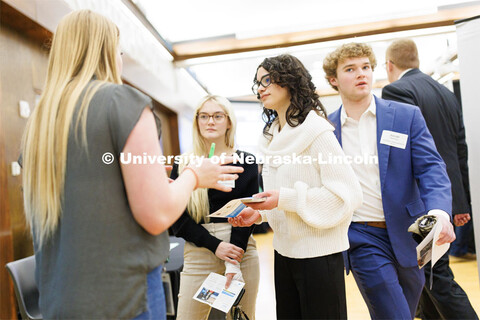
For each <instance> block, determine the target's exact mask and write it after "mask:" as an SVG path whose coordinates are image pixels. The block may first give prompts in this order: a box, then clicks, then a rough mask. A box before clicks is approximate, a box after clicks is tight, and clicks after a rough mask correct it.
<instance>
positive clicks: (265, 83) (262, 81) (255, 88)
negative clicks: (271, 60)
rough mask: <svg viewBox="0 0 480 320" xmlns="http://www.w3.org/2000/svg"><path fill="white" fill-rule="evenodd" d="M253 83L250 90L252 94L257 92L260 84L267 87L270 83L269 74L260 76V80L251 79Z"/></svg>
mask: <svg viewBox="0 0 480 320" xmlns="http://www.w3.org/2000/svg"><path fill="white" fill-rule="evenodd" d="M253 82H254V84H253V86H252V91H253V93H254V94H256V95H257V94H258V88H259V87H260V85H262V87H264V88H266V87H268V86H269V85H271V84H272V80H271V79H270V74H266V75H264V76H263V77H262V78H260V81H256V80H255V81H253Z"/></svg>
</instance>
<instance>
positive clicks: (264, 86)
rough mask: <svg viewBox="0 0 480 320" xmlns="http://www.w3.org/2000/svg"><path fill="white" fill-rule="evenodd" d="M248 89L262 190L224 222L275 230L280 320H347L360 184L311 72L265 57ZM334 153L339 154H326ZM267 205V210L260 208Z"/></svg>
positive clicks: (286, 58)
mask: <svg viewBox="0 0 480 320" xmlns="http://www.w3.org/2000/svg"><path fill="white" fill-rule="evenodd" d="M252 89H253V92H254V94H256V95H257V97H258V98H259V100H260V101H261V102H262V103H263V118H264V119H265V121H266V125H265V128H264V130H263V136H262V137H261V140H260V150H261V152H262V153H264V155H265V159H268V156H272V157H273V156H282V159H283V162H281V163H279V162H273V161H272V162H267V161H265V163H264V164H263V170H262V178H263V183H264V188H265V190H266V191H265V192H262V193H260V194H258V195H257V196H258V197H267V200H266V201H265V202H263V203H257V204H251V205H250V204H249V205H248V206H249V208H246V209H244V210H243V211H242V212H241V214H240V215H239V216H237V217H236V218H230V219H229V222H231V223H232V225H234V226H249V225H252V224H253V223H260V222H262V221H268V223H269V224H270V226H271V227H272V229H273V231H274V238H273V247H274V249H275V295H276V309H277V318H278V319H345V318H346V317H347V309H346V300H345V282H344V272H343V270H344V264H343V257H342V253H341V252H342V251H344V250H346V249H348V247H349V244H348V237H347V231H348V226H349V225H350V221H351V218H352V214H353V211H354V210H355V209H356V208H357V207H359V206H360V204H361V203H362V191H361V189H360V184H359V182H358V180H357V178H356V176H355V173H354V172H353V170H352V168H351V166H350V165H349V164H348V163H347V162H346V161H341V160H345V159H344V158H343V156H344V153H343V151H342V149H341V147H340V145H339V144H338V142H337V139H336V138H335V136H334V133H333V127H332V125H331V124H330V123H329V122H328V120H327V119H326V112H325V109H324V107H323V106H322V104H321V103H320V100H319V96H318V95H317V93H316V92H315V86H314V84H313V83H312V77H311V76H310V74H309V73H308V71H307V70H306V69H305V67H304V66H303V64H302V63H301V62H300V61H299V60H298V59H297V58H295V57H293V56H291V55H280V56H277V57H273V58H267V59H265V60H264V61H263V62H262V63H261V64H260V66H259V67H258V68H257V72H256V74H255V78H254V85H253V88H252ZM329 159H338V161H334V160H329ZM258 210H265V211H258Z"/></svg>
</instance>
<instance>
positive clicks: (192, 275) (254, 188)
mask: <svg viewBox="0 0 480 320" xmlns="http://www.w3.org/2000/svg"><path fill="white" fill-rule="evenodd" d="M236 126H237V120H236V118H235V113H234V111H233V108H232V105H231V104H230V102H229V101H228V100H227V99H225V98H223V97H220V96H206V97H205V98H203V99H202V100H201V101H200V103H199V104H198V107H197V109H196V111H195V118H194V121H193V155H195V156H205V157H207V156H208V154H209V150H210V145H211V144H212V143H215V155H216V156H220V155H222V154H226V155H233V154H235V153H236V154H237V155H238V156H239V157H240V158H241V157H242V156H244V157H247V156H250V157H253V155H251V154H249V153H247V152H244V151H240V150H235V141H234V137H235V128H236ZM242 154H243V155H242ZM190 155H191V154H187V155H186V156H187V157H188V156H190ZM253 159H254V158H253ZM236 165H238V166H240V167H242V168H243V169H244V171H243V173H241V174H240V175H239V177H238V179H237V180H236V181H235V182H234V187H233V190H232V191H231V192H229V193H225V192H221V191H217V190H213V189H209V190H207V189H198V190H196V191H195V192H194V193H193V194H192V197H191V198H190V201H189V203H188V207H187V210H186V211H185V212H184V214H183V215H182V216H181V217H180V219H179V220H178V221H177V222H175V224H174V225H173V226H172V231H173V232H174V234H175V235H176V236H178V237H182V238H184V239H185V240H186V243H185V252H184V266H183V271H182V273H181V276H180V290H179V294H178V299H179V300H178V311H177V319H178V320H195V319H207V318H208V315H209V313H210V310H211V308H210V306H208V305H206V304H204V303H200V302H198V301H196V300H194V299H192V297H193V295H194V294H195V292H196V291H197V290H198V288H199V287H200V285H201V284H202V282H203V281H204V280H205V279H206V278H207V276H208V275H209V274H210V273H211V272H215V273H219V274H225V276H226V277H227V283H226V287H228V286H229V285H230V283H231V281H232V279H235V280H239V281H242V282H245V287H244V288H245V294H244V296H243V298H242V300H241V302H240V305H241V306H242V310H243V311H244V312H245V313H246V314H247V316H248V317H249V318H250V319H251V320H253V319H255V301H256V298H257V291H258V282H259V273H260V270H259V264H258V254H257V248H256V243H255V240H254V239H253V237H252V236H251V233H252V230H253V228H232V226H231V225H230V224H229V223H228V222H227V220H226V219H222V218H208V217H207V215H208V214H210V213H213V212H215V211H217V210H218V209H220V208H221V207H223V206H224V205H225V204H226V203H227V202H229V201H230V200H232V199H236V198H243V197H249V196H251V195H253V194H255V193H258V167H257V164H256V163H255V162H254V163H251V164H247V163H244V164H242V163H238V164H236ZM182 166H183V164H180V166H177V165H174V167H173V170H172V175H171V178H177V176H178V171H179V168H180V171H181V168H182ZM228 319H230V315H228Z"/></svg>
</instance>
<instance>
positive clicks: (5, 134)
mask: <svg viewBox="0 0 480 320" xmlns="http://www.w3.org/2000/svg"><path fill="white" fill-rule="evenodd" d="M0 42H1V43H2V48H1V56H0V59H1V60H0V61H1V64H0V82H1V87H0V94H1V106H0V122H1V129H2V130H1V131H0V142H3V144H0V149H1V154H0V172H1V173H0V174H1V177H0V193H1V199H2V200H1V201H2V204H1V205H0V212H1V217H0V219H1V222H0V224H1V229H0V247H1V251H0V252H1V262H0V280H1V282H0V319H9V318H10V319H11V318H13V317H15V316H14V313H13V314H11V315H10V316H9V315H8V312H9V310H12V308H13V310H15V303H14V295H13V291H12V289H11V284H10V280H8V276H7V273H6V270H5V268H4V267H3V266H4V265H5V263H6V262H9V261H13V260H17V259H20V258H23V257H26V256H29V255H32V254H33V245H32V241H31V237H30V231H29V229H28V228H27V226H26V224H25V217H24V213H23V197H22V189H21V183H22V179H21V175H20V176H15V177H14V176H12V174H11V163H12V162H14V161H16V160H17V159H18V156H19V154H20V145H21V138H22V134H23V130H24V128H25V125H26V123H27V119H24V118H21V117H20V113H19V101H20V100H25V101H27V102H28V103H29V104H30V108H31V109H32V110H33V108H34V105H35V99H36V96H37V95H38V89H39V88H41V87H42V86H43V83H42V81H43V79H44V78H45V72H46V65H47V61H48V56H47V52H46V49H45V47H44V46H42V45H41V44H39V43H38V42H35V41H32V40H31V39H30V38H28V37H26V36H24V35H23V34H21V33H20V32H18V31H15V30H13V29H11V28H9V27H7V26H5V24H3V23H2V25H1V26H0ZM5 279H7V280H8V281H7V282H4V281H3V280H5ZM4 313H5V314H4Z"/></svg>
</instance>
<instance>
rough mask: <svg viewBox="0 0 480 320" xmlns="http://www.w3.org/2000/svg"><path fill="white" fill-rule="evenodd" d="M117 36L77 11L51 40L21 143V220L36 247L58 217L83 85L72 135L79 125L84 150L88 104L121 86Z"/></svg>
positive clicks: (103, 21) (105, 23)
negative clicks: (44, 73)
mask: <svg viewBox="0 0 480 320" xmlns="http://www.w3.org/2000/svg"><path fill="white" fill-rule="evenodd" d="M118 36H119V34H118V29H117V27H116V25H115V24H114V23H113V22H111V21H110V20H108V19H107V18H105V17H103V16H101V15H99V14H96V13H94V12H92V11H89V10H80V11H75V12H72V13H70V14H68V15H67V16H65V17H64V18H63V19H62V20H61V21H60V23H59V25H58V27H57V30H56V32H55V35H54V37H53V41H52V47H51V50H50V56H49V61H48V71H47V78H46V81H45V88H44V90H43V93H42V95H41V97H40V101H39V103H38V105H37V106H36V108H35V109H34V111H33V113H32V116H31V117H30V119H29V121H28V123H27V126H26V129H25V133H24V136H23V140H22V154H23V170H24V172H23V191H24V206H25V215H26V219H27V222H28V223H29V225H30V226H31V227H32V228H33V230H34V231H35V232H34V234H35V238H36V240H37V241H38V244H39V246H41V245H42V244H43V243H44V242H45V240H46V239H47V238H48V237H49V236H51V235H52V234H53V232H54V231H55V230H56V228H57V226H58V222H59V220H60V217H61V214H62V200H63V192H64V191H63V188H64V184H65V169H66V160H67V145H68V135H69V130H70V126H71V124H72V118H73V115H74V112H75V107H76V105H77V102H78V100H79V98H80V96H81V94H82V92H83V91H84V89H85V88H86V87H87V85H88V86H89V87H88V89H87V90H86V93H85V96H84V98H83V101H82V104H81V106H80V109H79V111H78V117H77V121H76V124H75V129H78V127H79V124H80V122H81V125H82V141H83V142H84V146H85V148H86V147H87V143H86V132H85V129H86V120H87V112H88V106H89V103H90V100H91V99H92V97H93V95H94V94H95V92H96V91H97V90H98V89H100V87H102V86H103V85H105V84H107V83H117V84H121V83H122V81H121V79H120V74H119V70H117V55H116V50H117V48H118ZM94 77H95V78H96V81H94V82H93V83H92V84H91V85H89V82H90V81H91V80H92V78H94Z"/></svg>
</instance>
